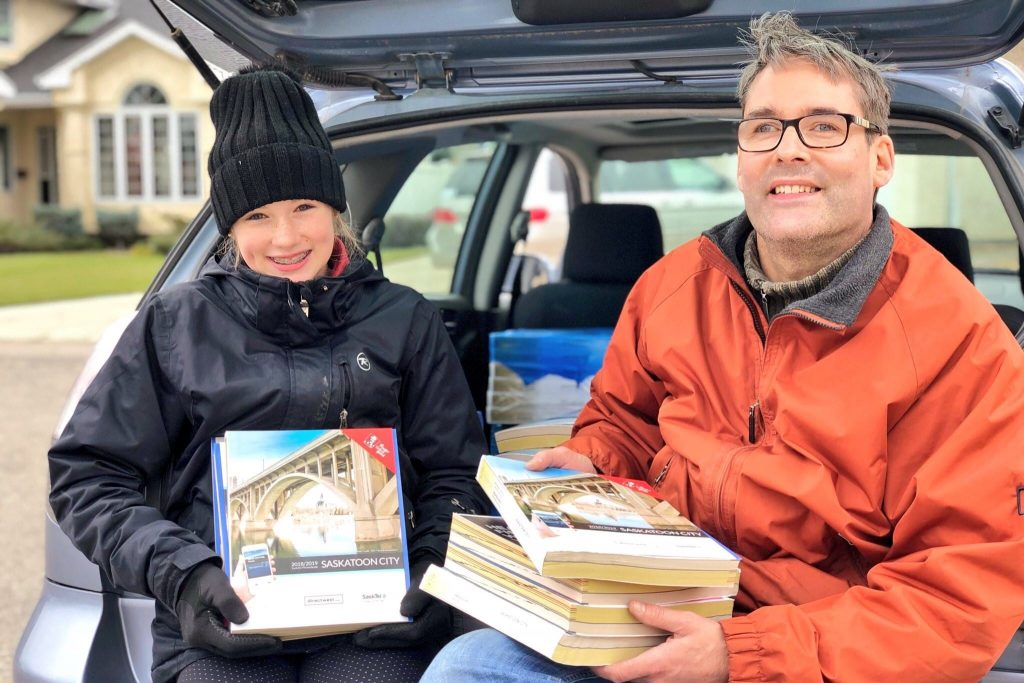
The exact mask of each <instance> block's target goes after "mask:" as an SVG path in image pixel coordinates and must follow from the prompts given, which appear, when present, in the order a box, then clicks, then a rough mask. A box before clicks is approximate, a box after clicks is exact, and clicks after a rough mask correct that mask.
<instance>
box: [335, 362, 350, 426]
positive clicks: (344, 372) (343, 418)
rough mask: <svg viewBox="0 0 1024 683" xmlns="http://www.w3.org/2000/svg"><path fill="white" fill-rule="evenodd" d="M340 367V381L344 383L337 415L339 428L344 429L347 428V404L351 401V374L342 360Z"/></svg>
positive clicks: (346, 363)
mask: <svg viewBox="0 0 1024 683" xmlns="http://www.w3.org/2000/svg"><path fill="white" fill-rule="evenodd" d="M340 365H341V379H342V381H343V382H344V383H345V390H344V391H343V392H342V395H341V413H340V414H339V415H338V420H339V422H340V423H341V428H342V429H345V428H346V427H348V404H349V401H351V400H352V373H351V372H349V369H348V361H347V360H343V361H341V363H340Z"/></svg>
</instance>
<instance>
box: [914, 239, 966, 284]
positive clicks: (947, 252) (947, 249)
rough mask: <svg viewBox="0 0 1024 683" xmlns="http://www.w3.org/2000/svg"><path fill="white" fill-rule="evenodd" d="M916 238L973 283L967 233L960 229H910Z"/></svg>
mask: <svg viewBox="0 0 1024 683" xmlns="http://www.w3.org/2000/svg"><path fill="white" fill-rule="evenodd" d="M911 229H912V230H913V231H914V232H915V233H917V236H918V237H920V238H921V239H923V240H924V241H925V242H927V243H928V244H930V245H932V246H933V247H934V248H935V250H936V251H938V252H939V253H940V254H942V255H943V256H945V257H946V260H947V261H949V262H950V263H952V264H953V265H954V266H956V267H957V270H959V271H960V272H961V273H963V274H964V276H965V277H966V278H967V279H968V280H970V281H971V282H974V265H973V264H972V263H971V247H970V244H969V243H968V241H967V233H965V232H964V231H963V230H961V229H960V228H911Z"/></svg>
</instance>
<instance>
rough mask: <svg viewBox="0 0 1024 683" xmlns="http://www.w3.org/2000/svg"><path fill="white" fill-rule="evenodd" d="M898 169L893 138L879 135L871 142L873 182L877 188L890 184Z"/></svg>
mask: <svg viewBox="0 0 1024 683" xmlns="http://www.w3.org/2000/svg"><path fill="white" fill-rule="evenodd" d="M895 169H896V150H895V148H894V147H893V144H892V138H891V137H889V136H888V135H879V136H878V137H877V138H876V139H875V140H873V141H872V143H871V183H872V186H873V187H874V188H875V189H876V190H877V189H878V188H880V187H883V186H885V185H888V184H889V181H890V180H892V174H893V171H895Z"/></svg>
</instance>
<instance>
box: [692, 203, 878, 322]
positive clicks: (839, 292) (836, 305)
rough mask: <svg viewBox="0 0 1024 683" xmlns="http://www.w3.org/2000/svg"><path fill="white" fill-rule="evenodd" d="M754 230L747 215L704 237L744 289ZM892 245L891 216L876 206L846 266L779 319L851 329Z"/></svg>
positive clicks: (715, 229)
mask: <svg viewBox="0 0 1024 683" xmlns="http://www.w3.org/2000/svg"><path fill="white" fill-rule="evenodd" d="M753 229H754V227H753V226H752V225H751V224H750V220H749V219H748V218H747V214H746V212H744V213H741V214H740V215H739V216H737V217H736V218H734V219H732V220H730V221H727V222H725V223H721V224H719V225H716V226H715V227H713V228H711V229H710V230H708V231H707V232H705V233H704V237H706V238H707V239H708V240H710V241H711V243H712V244H714V245H715V246H716V247H718V249H719V250H720V252H721V254H720V255H724V256H725V258H726V259H727V261H728V264H729V265H731V266H732V268H731V269H728V270H730V271H731V272H729V273H728V274H729V276H730V277H731V278H733V279H734V280H737V283H738V284H741V285H743V286H745V287H746V281H745V280H744V279H743V276H742V275H741V273H742V272H743V246H744V244H746V240H747V236H748V235H749V234H750V232H751V231H752V230H753ZM892 245H893V232H892V224H891V221H890V219H889V212H888V211H886V210H885V207H883V206H882V205H881V204H876V205H875V218H874V221H873V222H872V224H871V229H870V230H869V231H868V234H867V236H866V237H865V238H864V239H863V241H861V243H860V245H859V246H857V248H856V249H855V250H854V252H853V255H852V256H851V257H850V260H849V261H848V262H847V263H846V265H844V266H843V267H842V268H841V269H840V270H839V272H838V273H836V275H835V277H833V278H832V281H831V282H830V283H829V284H828V285H827V286H826V287H825V288H824V289H822V290H821V291H820V292H818V293H816V294H813V295H812V296H809V297H807V298H806V299H801V300H799V301H794V302H792V303H790V304H789V305H788V306H786V307H785V308H784V309H782V311H781V312H780V313H779V315H784V314H786V313H803V314H805V316H806V315H809V316H810V317H811V318H812V319H814V320H815V321H816V322H818V323H819V324H821V325H824V326H825V327H831V328H834V329H838V330H843V329H845V328H847V327H849V326H850V325H852V324H853V321H854V320H856V319H857V316H858V315H859V314H860V311H861V308H863V307H864V302H865V301H866V300H867V298H868V294H870V293H871V290H872V289H874V287H875V284H876V283H877V282H878V278H879V276H880V275H881V273H882V269H883V268H884V267H885V264H886V263H887V262H888V260H889V255H890V254H891V253H892ZM705 253H706V252H705ZM715 260H720V259H715ZM722 265H724V264H722ZM748 289H749V287H748Z"/></svg>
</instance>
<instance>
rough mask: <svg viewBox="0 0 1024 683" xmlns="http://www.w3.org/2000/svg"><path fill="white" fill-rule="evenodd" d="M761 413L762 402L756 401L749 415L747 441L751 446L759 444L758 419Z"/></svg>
mask: <svg viewBox="0 0 1024 683" xmlns="http://www.w3.org/2000/svg"><path fill="white" fill-rule="evenodd" d="M760 412H761V402H760V401H754V402H753V403H752V404H751V406H750V411H749V412H748V413H747V441H748V442H749V443H751V444H753V443H756V442H757V418H758V416H759V414H760Z"/></svg>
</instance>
